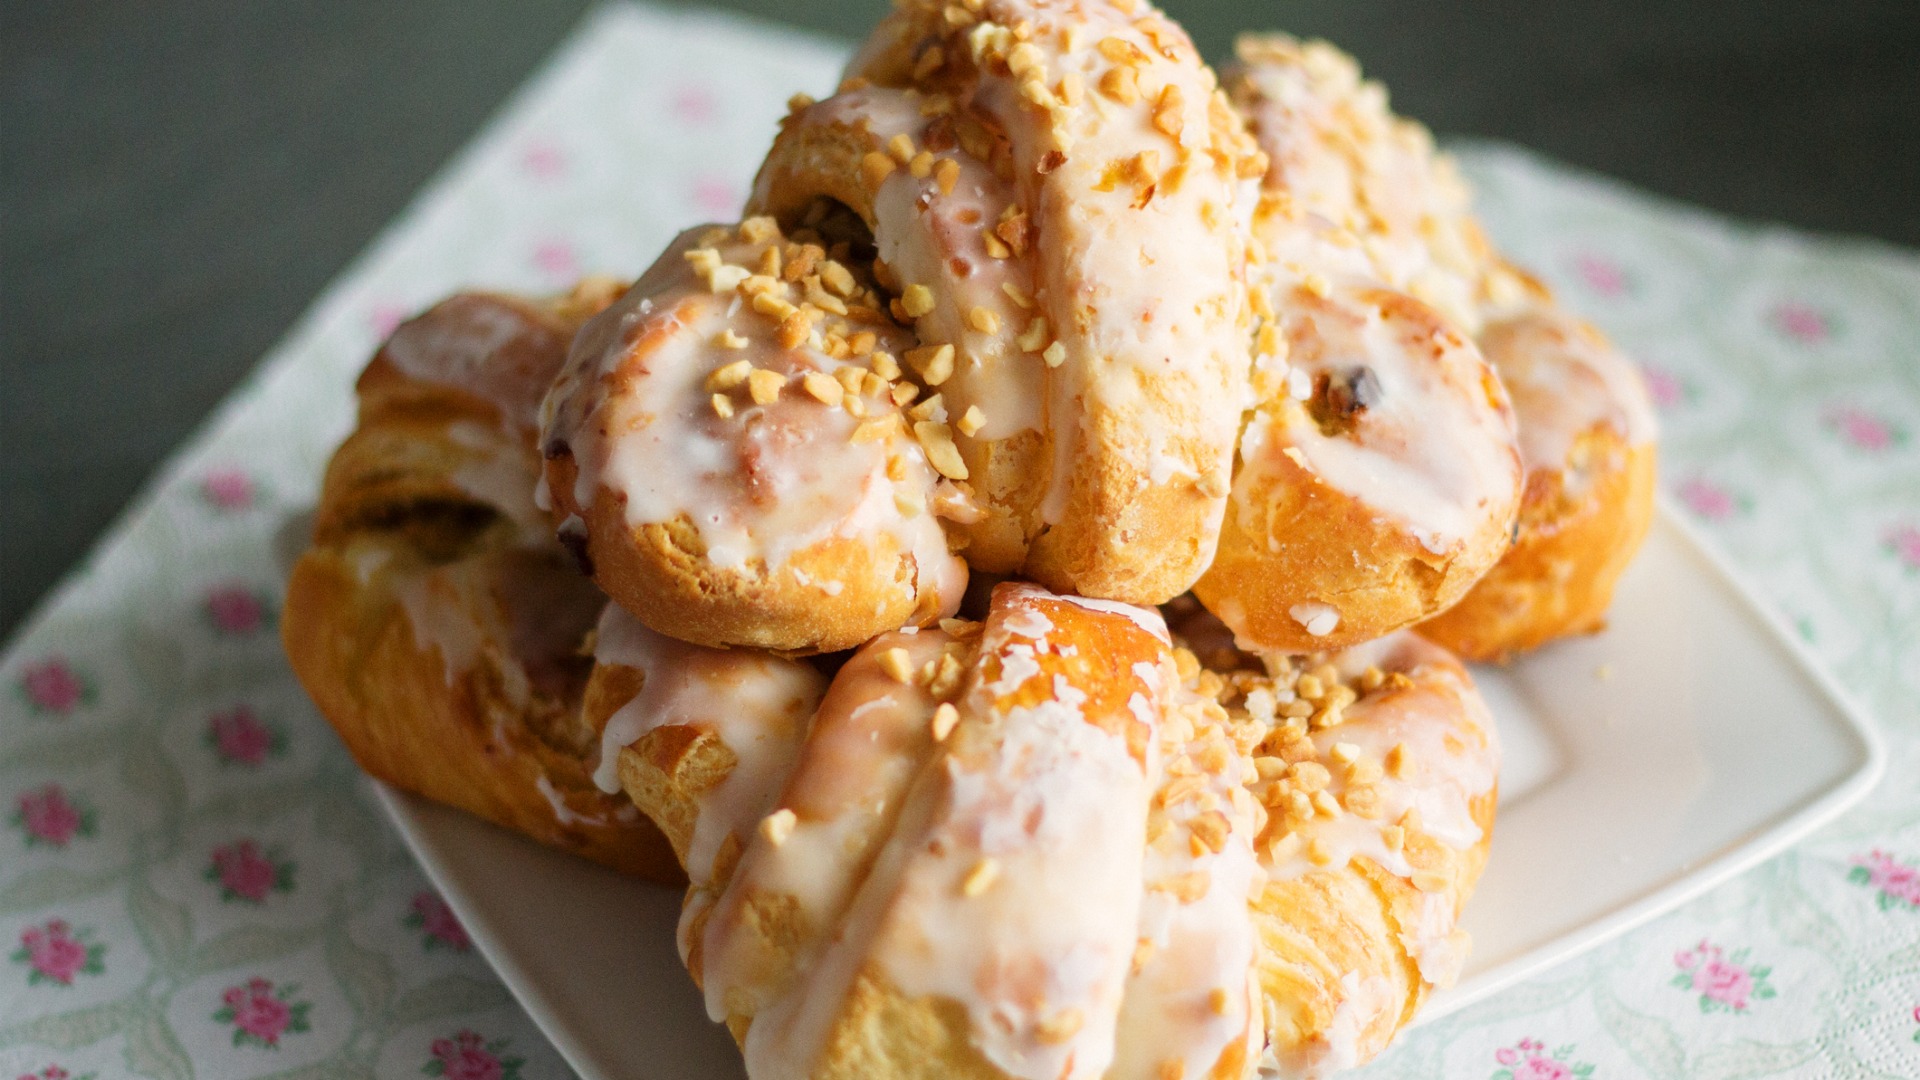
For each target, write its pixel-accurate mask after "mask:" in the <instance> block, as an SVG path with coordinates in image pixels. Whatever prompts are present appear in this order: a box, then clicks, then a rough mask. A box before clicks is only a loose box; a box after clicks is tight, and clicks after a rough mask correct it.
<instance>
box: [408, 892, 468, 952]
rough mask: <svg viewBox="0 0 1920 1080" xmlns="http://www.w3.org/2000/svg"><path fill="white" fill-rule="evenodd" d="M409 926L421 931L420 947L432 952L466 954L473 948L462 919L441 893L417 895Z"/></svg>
mask: <svg viewBox="0 0 1920 1080" xmlns="http://www.w3.org/2000/svg"><path fill="white" fill-rule="evenodd" d="M405 922H406V925H408V926H411V927H413V928H414V929H416V930H419V931H420V947H421V948H422V949H424V950H426V951H428V952H432V951H433V950H435V949H451V950H453V951H454V952H462V953H463V952H467V951H468V950H470V949H472V948H473V939H471V938H469V937H468V936H467V928H466V927H464V926H461V925H460V920H459V918H457V917H456V916H455V915H454V914H453V909H452V908H451V907H448V906H447V902H446V901H445V900H442V899H441V898H440V894H439V893H436V892H429V891H425V890H422V891H421V892H417V893H414V894H413V902H412V904H410V905H408V908H407V917H406V919H405Z"/></svg>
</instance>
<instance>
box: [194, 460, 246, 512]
mask: <svg viewBox="0 0 1920 1080" xmlns="http://www.w3.org/2000/svg"><path fill="white" fill-rule="evenodd" d="M200 497H201V498H203V499H205V500H206V501H207V505H209V506H211V507H213V508H214V509H215V510H224V511H228V512H235V511H240V510H245V509H247V508H248V507H250V506H252V505H253V498H254V489H253V478H252V477H250V476H248V475H247V474H246V473H244V472H242V471H241V470H239V469H216V470H214V471H213V472H210V473H208V474H207V475H206V476H204V477H202V478H201V480H200Z"/></svg>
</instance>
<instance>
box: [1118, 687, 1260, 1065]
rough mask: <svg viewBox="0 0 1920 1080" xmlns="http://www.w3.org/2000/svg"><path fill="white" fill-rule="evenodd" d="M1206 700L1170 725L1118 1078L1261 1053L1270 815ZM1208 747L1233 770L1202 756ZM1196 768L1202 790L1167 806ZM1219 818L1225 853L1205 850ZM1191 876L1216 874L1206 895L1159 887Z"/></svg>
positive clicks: (1164, 735) (1164, 734) (1124, 1009)
mask: <svg viewBox="0 0 1920 1080" xmlns="http://www.w3.org/2000/svg"><path fill="white" fill-rule="evenodd" d="M1169 681H1171V680H1169ZM1196 705H1197V703H1196V702H1192V701H1188V702H1185V703H1183V706H1182V707H1180V708H1179V709H1178V711H1177V712H1176V713H1175V714H1174V715H1173V716H1170V717H1169V720H1168V722H1167V723H1166V724H1165V725H1164V726H1163V727H1162V728H1161V741H1162V748H1161V750H1162V752H1161V760H1162V761H1164V762H1165V763H1166V766H1165V768H1164V770H1163V772H1162V776H1161V780H1162V787H1161V789H1160V791H1159V792H1158V793H1157V797H1156V799H1155V801H1154V807H1153V810H1152V811H1151V815H1150V818H1149V827H1148V835H1149V836H1153V835H1155V833H1156V831H1158V838H1157V839H1155V840H1150V841H1149V842H1148V844H1147V851H1146V858H1145V864H1144V883H1145V886H1146V888H1145V892H1144V894H1143V898H1142V900H1141V907H1140V940H1141V941H1143V942H1146V943H1149V944H1148V945H1146V946H1145V949H1146V950H1147V951H1146V956H1145V960H1144V961H1143V962H1141V963H1140V964H1139V966H1138V968H1137V970H1136V971H1134V973H1133V975H1132V977H1131V978H1130V979H1129V981H1128V983H1127V991H1126V997H1125V999H1124V1001H1123V1003H1122V1005H1121V1012H1120V1021H1119V1025H1118V1027H1117V1034H1116V1040H1117V1041H1116V1047H1115V1055H1114V1064H1113V1068H1112V1069H1111V1070H1109V1071H1108V1073H1107V1076H1108V1078H1109V1080H1133V1078H1138V1080H1158V1078H1159V1077H1161V1076H1164V1075H1165V1072H1163V1070H1164V1069H1166V1068H1167V1063H1168V1062H1169V1061H1177V1062H1179V1063H1180V1065H1181V1067H1182V1069H1183V1071H1182V1072H1181V1073H1180V1075H1182V1076H1190V1077H1202V1076H1212V1075H1215V1072H1214V1070H1215V1068H1216V1065H1217V1064H1218V1063H1220V1061H1221V1059H1222V1057H1223V1056H1224V1055H1228V1054H1229V1052H1230V1051H1231V1050H1232V1049H1233V1048H1235V1047H1237V1048H1238V1051H1239V1054H1240V1058H1239V1059H1240V1060H1241V1061H1243V1062H1251V1061H1253V1060H1255V1058H1256V1057H1257V1051H1258V1049H1259V1046H1258V1042H1257V1039H1258V1037H1259V1035H1260V1015H1261V1012H1260V1007H1259V1000H1260V999H1259V996H1258V995H1259V989H1258V984H1257V982H1256V981H1255V978H1254V957H1255V952H1256V949H1257V947H1258V939H1257V936H1256V934H1255V931H1254V927H1253V920H1252V917H1251V914H1250V911H1249V908H1248V904H1249V902H1250V900H1251V898H1252V897H1253V895H1254V894H1255V892H1256V890H1257V889H1258V888H1259V886H1260V884H1261V883H1262V882H1263V881H1264V880H1265V874H1264V872H1263V871H1262V870H1261V868H1260V865H1259V861H1258V860H1257V858H1256V857H1255V855H1254V849H1253V838H1254V836H1255V834H1256V833H1258V831H1259V829H1260V825H1261V822H1260V820H1259V816H1260V812H1259V809H1258V806H1257V804H1256V803H1255V802H1254V801H1253V800H1252V799H1248V798H1245V797H1244V792H1242V793H1241V794H1242V797H1240V798H1235V797H1234V796H1235V792H1236V790H1237V789H1240V788H1241V787H1242V785H1244V784H1246V783H1248V782H1249V781H1251V780H1252V779H1253V769H1252V763H1251V762H1250V761H1249V760H1248V759H1247V758H1246V757H1245V755H1243V754H1241V753H1240V752H1239V751H1238V750H1236V749H1233V748H1232V746H1231V743H1230V741H1229V740H1228V737H1227V734H1226V732H1225V730H1224V729H1223V728H1222V727H1220V726H1218V724H1216V723H1214V722H1211V721H1209V720H1207V718H1206V716H1205V714H1204V713H1203V712H1201V711H1200V710H1199V709H1198V708H1197V707H1196ZM1209 744H1212V749H1213V752H1215V753H1219V754H1221V755H1222V756H1223V757H1224V760H1225V761H1226V762H1227V765H1226V767H1225V768H1224V769H1219V770H1216V771H1212V772H1208V771H1207V770H1206V769H1205V767H1204V766H1203V765H1201V764H1200V762H1201V761H1202V760H1204V759H1205V757H1206V755H1207V753H1208V751H1209ZM1195 775H1198V776H1203V777H1204V778H1205V781H1206V783H1205V786H1204V788H1203V789H1202V793H1201V794H1200V795H1199V797H1197V798H1188V799H1182V800H1180V801H1178V802H1176V803H1173V804H1171V805H1169V804H1168V802H1167V801H1166V795H1167V794H1168V791H1169V789H1168V788H1167V787H1166V786H1165V780H1166V779H1167V778H1168V777H1170V776H1195ZM1214 815H1218V816H1219V817H1220V818H1222V819H1224V822H1225V826H1226V828H1227V829H1228V830H1229V831H1228V832H1227V834H1226V836H1225V838H1224V843H1223V844H1222V845H1221V847H1220V850H1219V851H1217V852H1216V851H1213V850H1210V849H1209V848H1207V847H1198V848H1196V847H1195V840H1194V838H1195V837H1196V836H1197V835H1199V834H1197V833H1194V832H1193V831H1192V829H1193V827H1194V825H1195V823H1196V821H1197V820H1198V819H1201V818H1204V817H1211V816H1214ZM1187 874H1204V875H1205V876H1206V879H1207V885H1206V891H1205V892H1204V893H1203V894H1201V895H1200V896H1199V897H1197V898H1192V899H1187V898H1183V897H1181V896H1179V895H1176V894H1175V893H1174V892H1172V891H1170V890H1167V889H1165V888H1155V887H1154V885H1155V883H1156V882H1167V881H1172V880H1176V879H1178V878H1180V877H1181V876H1183V875H1187Z"/></svg>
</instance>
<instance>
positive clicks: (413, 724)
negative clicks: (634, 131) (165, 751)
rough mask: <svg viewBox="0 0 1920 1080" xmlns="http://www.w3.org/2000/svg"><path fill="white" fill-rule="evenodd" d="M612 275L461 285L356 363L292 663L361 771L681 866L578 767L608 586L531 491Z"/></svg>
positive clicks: (294, 589) (585, 744)
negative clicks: (536, 284) (575, 344)
mask: <svg viewBox="0 0 1920 1080" xmlns="http://www.w3.org/2000/svg"><path fill="white" fill-rule="evenodd" d="M618 291H619V290H618V286H616V285H612V284H610V283H597V282H588V283H586V284H583V285H582V286H581V287H579V288H578V289H576V290H575V291H574V292H573V293H571V294H570V295H567V296H564V297H561V298H558V299H556V300H552V301H545V302H534V301H528V300H522V299H519V298H516V297H511V296H505V295H498V294H488V293H466V294H462V295H459V296H455V297H453V298H452V299H449V300H446V301H444V302H442V303H440V304H438V305H436V306H435V307H433V308H432V309H431V310H429V311H427V312H426V313H424V314H422V315H421V316H419V317H418V318H416V319H413V320H412V321H410V322H408V323H406V324H404V325H402V326H401V327H400V328H399V329H398V330H397V331H395V332H394V334H393V337H392V338H391V339H390V340H388V341H387V342H386V343H385V344H384V345H383V346H382V347H381V349H380V351H379V353H377V354H376V355H375V356H374V358H373V361H372V362H371V363H370V364H368V365H367V368H366V370H365V371H364V372H363V373H362V374H361V376H360V380H359V383H358V386H357V389H358V392H359V396H360V417H359V426H358V427H357V428H356V429H355V431H354V432H353V434H352V435H351V436H349V437H348V438H347V440H346V442H344V443H343V444H341V446H340V448H339V450H338V451H337V452H336V453H335V454H334V456H333V460H332V462H331V463H330V464H329V465H328V467H327V475H326V480H325V483H324V485H323V487H322V491H321V497H320V505H319V509H318V512H317V516H316V520H315V524H314V536H313V543H312V546H311V547H310V548H309V549H308V550H307V551H306V553H305V554H303V555H302V556H301V557H300V560H299V561H298V562H297V563H296V564H295V566H294V568H293V573H292V577H291V580H290V581H289V582H288V585H287V601H286V612H285V615H284V617H283V618H282V619H281V636H282V640H283V642H284V645H285V647H286V651H287V657H288V659H289V660H290V661H291V662H292V665H293V670H294V673H295V674H296V675H297V676H298V677H299V679H300V681H301V683H302V684H303V685H304V686H305V687H306V688H307V691H308V693H309V694H311V695H312V697H313V699H314V701H315V703H316V704H318V705H319V707H320V711H321V712H322V713H323V714H325V716H326V717H327V719H328V720H329V721H330V722H331V723H332V724H333V727H334V730H335V731H337V732H338V733H339V734H340V737H341V739H342V740H343V741H345V742H346V744H347V747H348V749H349V750H351V751H352V752H353V755H354V757H355V758H356V759H357V760H358V761H359V763H360V766H361V767H362V768H364V769H365V770H366V771H367V772H369V773H371V774H372V775H374V776H377V777H379V778H380V779H382V780H385V781H387V782H388V783H391V784H393V785H395V786H397V787H400V788H403V789H405V790H408V791H413V792H416V793H418V794H421V795H425V796H426V797H428V798H431V799H435V800H437V801H440V802H444V803H448V804H451V805H453V806H457V807H460V808H461V809H464V810H467V811H469V812H471V813H474V814H477V815H479V816H481V817H483V818H486V819H488V820H490V821H493V822H495V823H497V824H500V825H504V826H507V827H509V828H513V829H517V830H519V831H521V832H524V833H526V834H528V835H530V836H532V837H534V838H535V839H538V840H540V841H542V842H544V843H547V844H551V845H553V846H555V847H559V848H561V849H563V850H567V851H572V852H575V853H577V854H581V855H585V856H587V857H588V858H592V859H595V860H597V861H599V862H603V863H606V864H608V865H610V866H613V867H615V868H616V869H620V870H623V871H626V872H629V873H635V874H641V875H644V876H647V877H651V878H654V879H656V880H660V881H667V882H672V881H677V880H679V872H678V867H677V866H676V865H675V863H674V860H673V856H672V854H671V853H670V851H669V850H668V848H667V845H666V844H665V843H664V841H663V840H662V839H661V837H660V834H659V832H658V831H657V830H656V829H655V828H654V827H653V825H652V823H651V822H649V821H647V820H646V819H644V818H643V817H641V816H640V815H639V814H638V813H637V812H636V811H635V810H634V808H633V806H632V805H631V803H629V802H627V801H626V800H624V799H618V798H615V797H612V796H609V795H607V794H605V793H603V792H601V791H599V790H598V789H596V788H595V787H594V786H593V784H592V783H591V782H590V780H589V778H588V768H589V767H590V762H591V759H592V751H594V750H596V749H597V747H598V741H597V733H596V732H595V731H593V730H592V729H590V728H588V727H586V726H584V725H583V722H582V713H581V708H580V703H581V695H582V693H583V692H584V690H585V687H586V681H587V675H588V672H589V670H590V668H591V666H592V662H591V660H590V659H589V658H588V657H587V656H586V655H585V654H583V653H582V651H581V650H582V646H583V645H584V644H585V643H586V640H587V636H588V633H589V631H590V630H591V629H592V628H593V625H594V621H595V620H596V619H597V618H598V617H599V614H600V610H601V608H603V607H605V606H606V597H605V596H603V595H602V594H601V593H600V591H599V590H598V589H596V588H594V586H593V584H592V582H590V581H588V580H587V579H586V578H585V577H583V576H582V575H581V574H580V573H579V571H578V570H577V569H576V568H575V566H574V563H573V560H572V559H571V558H570V557H568V555H567V554H566V553H565V552H564V551H563V550H562V549H561V548H560V546H559V545H558V544H557V543H556V542H555V541H554V536H553V529H552V525H551V524H550V523H549V521H548V520H547V518H546V516H545V515H544V514H542V513H541V512H540V511H539V510H537V509H536V508H535V507H534V505H533V492H534V485H535V482H536V477H537V476H538V470H539V458H538V456H537V454H536V453H535V450H534V442H533V439H534V431H535V427H536V425H537V414H536V410H537V407H538V403H539V401H540V396H541V394H542V393H544V391H545V388H546V385H547V384H548V383H549V382H551V381H552V379H553V375H554V373H555V371H556V370H557V369H558V368H559V365H560V362H561V359H562V358H563V357H564V356H565V354H566V347H567V343H568V341H569V340H571V338H572V335H573V332H574V330H575V328H577V327H578V326H579V325H580V323H581V321H582V320H583V319H585V318H586V317H587V315H589V314H591V313H592V312H594V311H597V310H599V309H600V308H601V307H604V306H605V305H606V304H607V303H608V302H609V301H610V300H611V299H612V298H613V297H614V296H615V295H617V294H618Z"/></svg>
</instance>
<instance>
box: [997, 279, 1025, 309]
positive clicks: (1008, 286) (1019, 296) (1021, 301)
mask: <svg viewBox="0 0 1920 1080" xmlns="http://www.w3.org/2000/svg"><path fill="white" fill-rule="evenodd" d="M1000 291H1001V292H1003V293H1006V294H1007V299H1009V300H1011V301H1013V302H1014V305H1015V306H1016V307H1021V308H1025V309H1027V310H1028V311H1031V310H1033V297H1031V296H1028V295H1027V290H1025V289H1023V288H1021V287H1020V286H1019V285H1016V284H1014V283H1013V282H1012V281H1003V282H1001V283H1000Z"/></svg>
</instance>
